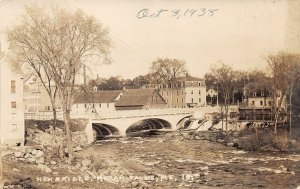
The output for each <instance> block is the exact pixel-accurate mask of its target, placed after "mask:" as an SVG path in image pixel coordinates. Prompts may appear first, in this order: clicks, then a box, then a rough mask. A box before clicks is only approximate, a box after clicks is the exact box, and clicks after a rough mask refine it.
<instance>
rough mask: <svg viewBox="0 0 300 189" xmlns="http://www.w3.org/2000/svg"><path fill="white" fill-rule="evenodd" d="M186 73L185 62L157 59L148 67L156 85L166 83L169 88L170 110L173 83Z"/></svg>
mask: <svg viewBox="0 0 300 189" xmlns="http://www.w3.org/2000/svg"><path fill="white" fill-rule="evenodd" d="M186 73H187V70H186V67H185V62H184V61H183V60H177V59H170V58H164V59H163V58H158V59H157V60H155V61H154V62H152V65H151V67H150V74H151V75H152V76H154V78H155V82H156V83H161V82H164V83H167V84H169V86H170V88H171V100H170V108H171V107H172V100H173V99H172V98H173V92H172V88H173V83H174V82H175V81H176V79H178V78H179V77H183V76H185V74H186Z"/></svg>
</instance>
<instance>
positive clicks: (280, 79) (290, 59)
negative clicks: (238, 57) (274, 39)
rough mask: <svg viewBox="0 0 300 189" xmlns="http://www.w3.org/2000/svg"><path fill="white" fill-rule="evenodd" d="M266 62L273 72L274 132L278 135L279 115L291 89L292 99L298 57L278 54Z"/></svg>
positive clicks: (271, 84)
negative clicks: (295, 64) (295, 65)
mask: <svg viewBox="0 0 300 189" xmlns="http://www.w3.org/2000/svg"><path fill="white" fill-rule="evenodd" d="M265 60H266V61H267V63H268V65H269V67H270V70H271V83H270V86H271V87H272V95H273V111H274V114H275V126H274V132H275V133H277V125H278V119H279V114H280V112H281V111H282V109H283V108H282V103H283V101H284V100H285V99H286V97H287V94H288V92H289V89H290V95H291V96H290V101H291V99H292V92H293V91H292V89H293V84H294V82H293V81H294V78H295V72H294V69H295V67H294V63H295V60H296V56H295V55H294V54H290V53H285V52H278V53H277V54H274V55H269V56H268V57H267V58H265ZM290 106H291V104H290ZM290 108H291V107H290ZM290 122H291V119H290Z"/></svg>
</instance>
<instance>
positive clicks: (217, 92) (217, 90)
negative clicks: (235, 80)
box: [217, 85, 219, 106]
mask: <svg viewBox="0 0 300 189" xmlns="http://www.w3.org/2000/svg"><path fill="white" fill-rule="evenodd" d="M217 106H219V86H218V85H217Z"/></svg>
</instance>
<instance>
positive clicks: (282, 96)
mask: <svg viewBox="0 0 300 189" xmlns="http://www.w3.org/2000/svg"><path fill="white" fill-rule="evenodd" d="M283 98H284V94H282V95H281V97H280V99H279V102H278V104H277V105H276V106H275V107H277V108H276V111H275V126H274V133H275V134H276V133H277V125H278V117H279V112H280V108H281V104H282V101H283ZM275 102H277V98H276V100H275Z"/></svg>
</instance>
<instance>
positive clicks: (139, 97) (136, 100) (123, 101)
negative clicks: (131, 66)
mask: <svg viewBox="0 0 300 189" xmlns="http://www.w3.org/2000/svg"><path fill="white" fill-rule="evenodd" d="M155 91H156V90H155V89H153V88H147V89H129V90H127V91H125V93H124V94H123V95H122V97H121V98H120V100H119V101H117V102H116V104H115V106H143V105H146V104H147V102H148V101H149V98H151V97H152V94H153V92H155ZM156 92H157V91H156Z"/></svg>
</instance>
